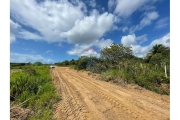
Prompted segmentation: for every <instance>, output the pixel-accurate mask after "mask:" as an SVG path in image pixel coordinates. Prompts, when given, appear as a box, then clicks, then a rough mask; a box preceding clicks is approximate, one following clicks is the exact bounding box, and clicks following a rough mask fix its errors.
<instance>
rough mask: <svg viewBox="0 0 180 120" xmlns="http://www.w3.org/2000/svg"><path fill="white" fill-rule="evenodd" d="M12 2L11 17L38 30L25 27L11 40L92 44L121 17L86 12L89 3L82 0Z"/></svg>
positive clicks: (93, 3)
mask: <svg viewBox="0 0 180 120" xmlns="http://www.w3.org/2000/svg"><path fill="white" fill-rule="evenodd" d="M89 3H90V5H91V6H92V7H95V6H96V2H95V0H90V1H89ZM10 4H11V7H10V14H11V17H12V18H13V19H14V20H15V21H17V22H18V23H20V24H22V25H23V26H26V27H29V28H32V29H34V30H35V31H29V30H27V29H24V28H23V29H24V30H21V31H19V32H18V34H13V35H11V41H13V40H15V38H16V37H21V38H24V39H30V40H44V41H47V42H49V43H51V42H59V43H61V42H68V43H73V44H89V43H93V42H94V41H95V40H97V39H99V38H101V37H103V35H104V34H105V33H106V32H107V31H109V30H110V29H111V28H112V26H113V23H115V22H118V20H119V19H117V18H116V17H115V16H114V15H113V14H111V13H107V12H105V13H103V14H99V12H98V11H97V10H96V9H93V10H92V12H90V14H89V16H87V13H86V12H87V8H86V5H85V4H84V3H83V2H82V1H79V0H77V1H73V0H70V2H69V1H68V0H58V1H50V0H45V1H41V2H37V1H36V0H30V1H29V0H23V1H21V0H11V1H10ZM27 13H28V14H27Z"/></svg>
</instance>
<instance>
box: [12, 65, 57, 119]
mask: <svg viewBox="0 0 180 120" xmlns="http://www.w3.org/2000/svg"><path fill="white" fill-rule="evenodd" d="M15 67H16V68H18V67H19V68H22V71H21V72H14V73H12V74H11V76H10V102H11V106H17V105H20V107H22V108H28V109H30V110H31V111H33V114H32V115H31V116H30V117H29V118H26V119H30V120H38V119H41V120H48V119H52V112H53V111H52V110H53V105H54V104H55V103H56V102H57V101H58V100H60V97H59V96H58V94H57V93H56V91H55V87H54V85H53V83H52V80H51V75H50V68H49V66H45V65H42V64H41V63H40V62H37V63H35V64H33V65H25V66H15ZM12 68H13V67H12Z"/></svg>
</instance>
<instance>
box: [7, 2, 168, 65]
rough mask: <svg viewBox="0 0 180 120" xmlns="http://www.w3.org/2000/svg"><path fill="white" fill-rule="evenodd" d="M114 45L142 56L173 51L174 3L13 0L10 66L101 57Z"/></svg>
mask: <svg viewBox="0 0 180 120" xmlns="http://www.w3.org/2000/svg"><path fill="white" fill-rule="evenodd" d="M112 43H116V44H123V45H124V46H127V47H131V48H132V51H133V54H134V55H135V56H137V57H141V58H142V57H145V55H146V53H147V52H148V51H149V50H150V49H151V48H152V47H153V46H154V45H155V44H163V45H165V46H167V47H170V0H10V62H16V63H18V62H26V63H27V62H31V63H34V62H42V63H49V64H51V63H56V62H62V61H64V60H71V59H75V60H76V59H78V58H79V57H80V56H84V55H86V56H90V55H91V56H96V57H99V56H100V50H101V49H103V48H104V47H108V46H109V45H110V44H112Z"/></svg>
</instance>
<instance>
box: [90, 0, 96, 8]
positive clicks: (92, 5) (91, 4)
mask: <svg viewBox="0 0 180 120" xmlns="http://www.w3.org/2000/svg"><path fill="white" fill-rule="evenodd" d="M89 5H90V6H91V7H93V8H94V7H96V1H95V0H91V1H90V2H89Z"/></svg>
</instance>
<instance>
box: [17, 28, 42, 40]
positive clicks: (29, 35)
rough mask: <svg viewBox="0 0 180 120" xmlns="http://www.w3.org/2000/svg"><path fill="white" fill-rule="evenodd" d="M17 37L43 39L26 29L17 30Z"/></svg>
mask: <svg viewBox="0 0 180 120" xmlns="http://www.w3.org/2000/svg"><path fill="white" fill-rule="evenodd" d="M17 37H20V38H24V39H26V40H43V37H42V36H40V35H38V34H36V33H32V32H29V31H26V30H21V31H19V32H18V36H17Z"/></svg>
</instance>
